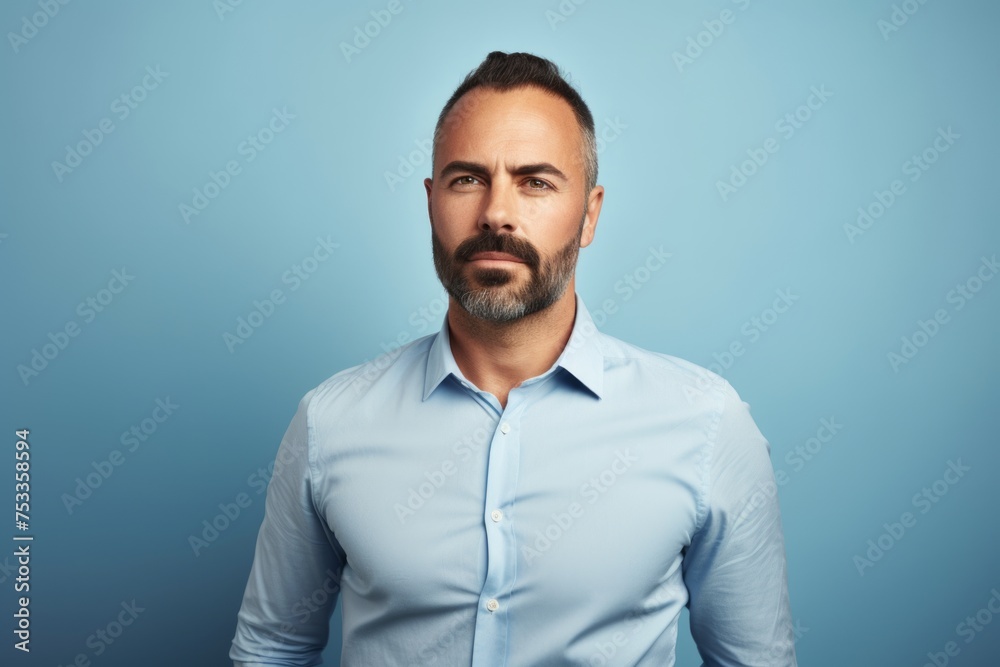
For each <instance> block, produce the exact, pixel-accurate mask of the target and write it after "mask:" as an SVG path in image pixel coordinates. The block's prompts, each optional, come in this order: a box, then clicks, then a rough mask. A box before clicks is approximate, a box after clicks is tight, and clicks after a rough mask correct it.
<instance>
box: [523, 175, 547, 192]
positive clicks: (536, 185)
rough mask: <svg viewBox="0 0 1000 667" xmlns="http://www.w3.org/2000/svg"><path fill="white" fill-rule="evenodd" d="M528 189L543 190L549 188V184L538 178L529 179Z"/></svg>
mask: <svg viewBox="0 0 1000 667" xmlns="http://www.w3.org/2000/svg"><path fill="white" fill-rule="evenodd" d="M528 187H529V188H531V189H532V190H544V189H545V188H547V187H549V184H548V183H546V182H545V181H543V180H542V179H540V178H529V179H528Z"/></svg>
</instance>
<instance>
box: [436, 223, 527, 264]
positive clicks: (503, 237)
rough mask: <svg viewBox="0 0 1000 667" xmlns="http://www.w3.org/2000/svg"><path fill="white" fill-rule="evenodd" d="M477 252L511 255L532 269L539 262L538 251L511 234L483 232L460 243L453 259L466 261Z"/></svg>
mask: <svg viewBox="0 0 1000 667" xmlns="http://www.w3.org/2000/svg"><path fill="white" fill-rule="evenodd" d="M477 252H502V253H506V254H508V255H513V256H514V257H517V258H518V259H520V260H521V261H523V262H524V263H525V264H527V265H528V266H529V267H532V268H536V267H537V266H538V262H539V255H538V251H537V250H535V247H534V246H533V245H531V243H529V242H528V241H526V240H524V239H522V238H520V237H517V236H514V235H513V234H494V233H493V232H483V233H481V234H479V235H478V236H473V237H472V238H470V239H466V240H465V241H462V243H460V244H459V246H458V247H457V248H456V249H455V257H456V258H457V259H460V260H463V261H468V260H469V258H470V257H472V256H473V255H475V254H476V253H477Z"/></svg>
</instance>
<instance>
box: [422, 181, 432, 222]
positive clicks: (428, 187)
mask: <svg viewBox="0 0 1000 667" xmlns="http://www.w3.org/2000/svg"><path fill="white" fill-rule="evenodd" d="M424 189H425V190H427V219H428V220H429V221H431V222H434V216H433V215H431V190H433V189H434V181H432V180H431V179H429V178H425V179H424Z"/></svg>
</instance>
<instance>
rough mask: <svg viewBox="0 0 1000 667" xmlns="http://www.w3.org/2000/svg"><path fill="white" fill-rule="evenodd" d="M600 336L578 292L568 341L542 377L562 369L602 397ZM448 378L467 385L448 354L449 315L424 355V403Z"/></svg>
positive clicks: (449, 353)
mask: <svg viewBox="0 0 1000 667" xmlns="http://www.w3.org/2000/svg"><path fill="white" fill-rule="evenodd" d="M599 336H600V332H599V331H598V330H597V326H596V325H595V324H594V320H593V318H591V316H590V311H588V310H587V307H586V306H585V305H584V303H583V298H582V297H581V296H580V295H579V293H577V294H576V317H575V319H574V321H573V330H572V332H571V333H570V337H569V342H567V343H566V347H564V348H563V350H562V352H561V353H560V354H559V357H558V358H557V359H556V361H555V363H554V364H553V365H552V368H550V369H549V370H548V371H546V372H545V373H543V374H542V375H547V374H549V373H551V372H553V370H554V369H556V368H562V369H563V370H565V371H566V372H568V373H569V374H570V375H572V376H573V377H574V378H576V379H577V380H578V381H579V382H580V384H582V385H583V386H584V387H586V388H587V389H588V390H590V391H591V392H593V394H594V395H595V396H597V398H601V392H602V390H603V388H604V354H603V352H602V351H601V347H600V345H599V342H598V337H599ZM449 375H453V376H455V378H456V379H458V380H459V381H465V382H468V380H467V378H466V377H465V376H464V375H462V371H461V369H459V367H458V364H457V363H456V362H455V357H454V355H453V354H452V352H451V338H450V336H449V334H448V316H447V315H445V318H444V322H442V324H441V330H440V331H438V333H437V334H436V335H435V337H434V341H433V342H432V343H431V347H430V350H429V351H428V353H427V369H426V371H425V374H424V397H423V400H425V401H426V400H427V398H428V397H429V396H430V395H431V394H432V393H434V390H435V389H437V388H438V386H439V385H440V384H441V383H442V382H443V381H444V380H445V378H447V377H448V376H449ZM470 384H471V383H470Z"/></svg>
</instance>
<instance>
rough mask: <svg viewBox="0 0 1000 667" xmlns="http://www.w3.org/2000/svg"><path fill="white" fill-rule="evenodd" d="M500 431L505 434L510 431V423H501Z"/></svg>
mask: <svg viewBox="0 0 1000 667" xmlns="http://www.w3.org/2000/svg"><path fill="white" fill-rule="evenodd" d="M500 432H501V433H503V434H504V435H507V434H508V433H510V424H508V423H507V422H504V423H502V424H500Z"/></svg>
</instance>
